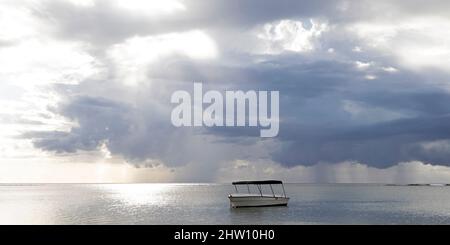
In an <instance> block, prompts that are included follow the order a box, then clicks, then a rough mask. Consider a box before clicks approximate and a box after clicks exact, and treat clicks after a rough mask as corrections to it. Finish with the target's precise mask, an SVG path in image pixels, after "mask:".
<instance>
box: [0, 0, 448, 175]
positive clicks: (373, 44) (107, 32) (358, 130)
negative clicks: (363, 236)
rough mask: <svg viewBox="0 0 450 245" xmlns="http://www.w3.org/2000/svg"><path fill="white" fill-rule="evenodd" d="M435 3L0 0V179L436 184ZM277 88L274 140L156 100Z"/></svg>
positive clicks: (444, 35)
mask: <svg viewBox="0 0 450 245" xmlns="http://www.w3.org/2000/svg"><path fill="white" fill-rule="evenodd" d="M449 9H450V2H448V1H437V0H436V1H426V2H425V1H418V0H412V1H387V0H381V1H364V0H362V1H348V0H337V1H323V0H319V1H317V0H316V1H289V0H282V1H274V0H273V1H271V0H262V1H261V0H246V1H241V0H223V1H218V0H213V1H204V0H203V1H201V0H168V1H156V0H154V1H153V0H151V1H149V0H78V1H76V0H65V1H63V0H39V1H33V0H29V1H25V0H2V1H0V182H2V183H11V182H14V183H17V182H27V183H28V182H120V183H122V182H229V181H232V180H236V179H266V178H270V179H282V180H284V181H286V182H339V183H349V182H358V183H359V182H369V183H372V182H377V183H430V182H431V183H438V182H446V183H449V182H450V106H449V105H450V81H449V75H450V11H448V10H449ZM195 82H201V83H203V86H204V88H205V89H213V90H218V91H225V90H242V91H248V90H256V91H279V93H280V118H279V122H280V126H279V134H278V136H277V137H273V138H261V137H259V130H256V129H255V128H251V127H240V128H224V127H174V126H173V125H172V124H171V121H170V118H171V111H172V109H173V104H171V103H170V98H171V95H172V93H173V92H174V91H176V90H180V89H182V90H190V89H191V90H192V87H193V84H194V83H195Z"/></svg>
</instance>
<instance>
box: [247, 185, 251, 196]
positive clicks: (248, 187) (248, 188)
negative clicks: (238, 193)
mask: <svg viewBox="0 0 450 245" xmlns="http://www.w3.org/2000/svg"><path fill="white" fill-rule="evenodd" d="M247 190H248V194H250V186H248V184H247Z"/></svg>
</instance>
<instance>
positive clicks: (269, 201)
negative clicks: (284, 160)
mask: <svg viewBox="0 0 450 245" xmlns="http://www.w3.org/2000/svg"><path fill="white" fill-rule="evenodd" d="M232 184H233V186H234V188H235V190H236V193H233V194H229V195H228V199H230V206H231V207H233V208H241V207H270V206H287V204H288V202H289V197H287V196H286V191H285V190H284V185H283V182H282V181H280V180H257V181H236V182H232ZM267 185H268V186H269V187H270V190H271V194H265V193H263V186H267ZM272 185H281V187H282V190H283V194H282V195H281V194H276V193H275V192H274V190H273V186H272ZM238 186H246V187H247V188H246V189H247V193H243V192H241V193H239V191H238ZM250 186H256V188H257V190H258V192H257V193H252V192H251V191H250Z"/></svg>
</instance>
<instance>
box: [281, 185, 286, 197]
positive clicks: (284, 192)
mask: <svg viewBox="0 0 450 245" xmlns="http://www.w3.org/2000/svg"><path fill="white" fill-rule="evenodd" d="M281 187H283V194H284V197H285V198H286V191H284V184H281Z"/></svg>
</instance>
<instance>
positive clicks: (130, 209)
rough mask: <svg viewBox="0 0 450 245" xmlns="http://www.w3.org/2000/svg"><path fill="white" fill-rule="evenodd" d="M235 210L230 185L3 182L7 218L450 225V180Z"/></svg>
mask: <svg viewBox="0 0 450 245" xmlns="http://www.w3.org/2000/svg"><path fill="white" fill-rule="evenodd" d="M285 188H286V192H287V194H288V196H290V198H291V199H290V202H289V205H288V206H287V207H264V208H241V209H232V208H230V206H229V201H228V198H227V195H228V194H229V193H231V192H234V188H233V187H232V186H231V184H1V185H0V224H450V186H387V185H378V184H285Z"/></svg>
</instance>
